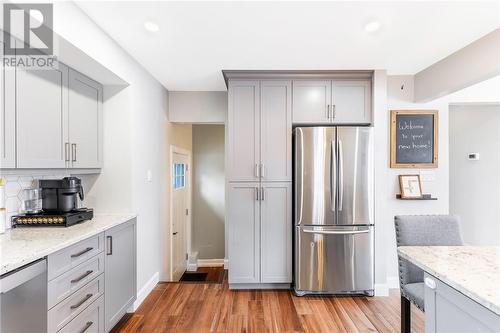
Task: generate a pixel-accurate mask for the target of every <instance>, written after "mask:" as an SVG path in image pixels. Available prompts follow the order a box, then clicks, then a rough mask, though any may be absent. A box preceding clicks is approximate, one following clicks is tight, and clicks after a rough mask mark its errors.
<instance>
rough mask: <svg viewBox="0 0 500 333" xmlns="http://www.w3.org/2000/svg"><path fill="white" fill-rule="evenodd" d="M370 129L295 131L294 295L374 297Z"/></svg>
mask: <svg viewBox="0 0 500 333" xmlns="http://www.w3.org/2000/svg"><path fill="white" fill-rule="evenodd" d="M372 132H373V131H372V128H371V127H353V126H342V127H341V126H338V127H297V128H295V129H294V206H295V209H294V221H295V226H294V228H295V230H294V233H295V235H294V236H295V237H294V238H295V240H294V243H295V244H294V256H295V259H294V271H295V274H294V285H295V293H296V294H297V295H305V294H364V295H373V289H374V288H373V283H374V282H373V281H374V222H373V215H374V212H373V207H374V202H373V201H374V188H373V182H374V181H373V176H374V168H373V134H372Z"/></svg>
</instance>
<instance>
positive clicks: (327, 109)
mask: <svg viewBox="0 0 500 333" xmlns="http://www.w3.org/2000/svg"><path fill="white" fill-rule="evenodd" d="M326 119H330V104H327V105H326Z"/></svg>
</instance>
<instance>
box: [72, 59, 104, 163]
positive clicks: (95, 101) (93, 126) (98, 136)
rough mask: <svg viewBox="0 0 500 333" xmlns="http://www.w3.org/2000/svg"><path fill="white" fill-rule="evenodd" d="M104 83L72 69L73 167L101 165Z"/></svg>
mask: <svg viewBox="0 0 500 333" xmlns="http://www.w3.org/2000/svg"><path fill="white" fill-rule="evenodd" d="M102 121H103V117H102V86H101V85H100V84H99V83H97V82H95V81H92V80H91V79H89V78H88V77H86V76H84V75H82V74H80V73H78V72H76V71H74V70H72V69H70V71H69V141H70V144H71V166H72V167H73V168H100V167H101V166H102V165H101V164H102Z"/></svg>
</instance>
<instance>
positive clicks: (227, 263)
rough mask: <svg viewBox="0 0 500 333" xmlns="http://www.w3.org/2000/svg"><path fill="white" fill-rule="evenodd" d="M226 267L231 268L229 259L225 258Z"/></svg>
mask: <svg viewBox="0 0 500 333" xmlns="http://www.w3.org/2000/svg"><path fill="white" fill-rule="evenodd" d="M224 269H229V259H227V258H225V259H224Z"/></svg>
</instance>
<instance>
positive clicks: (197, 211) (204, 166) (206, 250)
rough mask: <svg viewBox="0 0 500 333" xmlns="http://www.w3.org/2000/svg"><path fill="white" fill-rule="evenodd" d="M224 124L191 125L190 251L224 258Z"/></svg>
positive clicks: (208, 257)
mask: <svg viewBox="0 0 500 333" xmlns="http://www.w3.org/2000/svg"><path fill="white" fill-rule="evenodd" d="M224 156H225V154H224V125H193V169H192V171H193V191H192V193H193V207H192V211H193V223H192V244H191V250H192V252H194V251H198V258H199V259H224V255H225V244H224V243H225V241H224V240H225V238H224V237H225V233H224V228H225V226H224V220H225V212H224V207H225V205H224V202H225V197H224V182H225V177H224V161H225V159H224Z"/></svg>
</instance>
